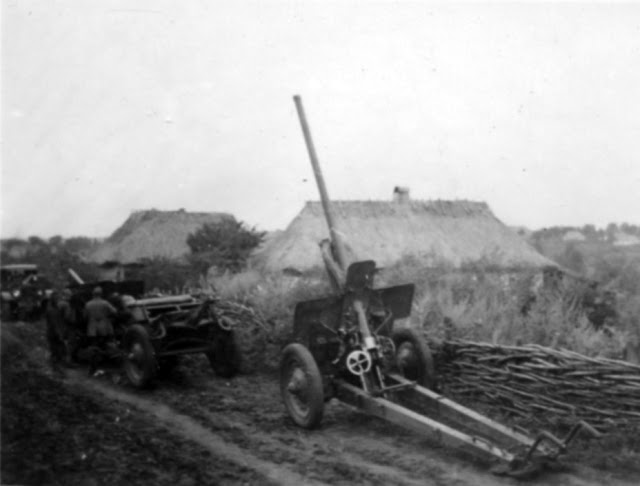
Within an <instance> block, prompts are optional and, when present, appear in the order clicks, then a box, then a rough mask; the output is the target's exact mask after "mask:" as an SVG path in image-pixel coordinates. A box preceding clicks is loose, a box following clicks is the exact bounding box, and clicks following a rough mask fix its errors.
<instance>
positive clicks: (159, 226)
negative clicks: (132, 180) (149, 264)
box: [87, 209, 234, 264]
mask: <svg viewBox="0 0 640 486" xmlns="http://www.w3.org/2000/svg"><path fill="white" fill-rule="evenodd" d="M224 219H234V217H233V216H232V215H231V214H227V213H188V212H186V211H184V210H183V209H181V210H178V211H158V210H155V209H151V210H146V211H134V212H133V213H131V216H129V218H127V220H126V221H125V222H124V224H123V225H122V226H120V227H119V228H118V229H117V230H116V231H115V232H114V233H113V234H112V235H111V236H110V237H109V238H107V239H106V240H105V241H104V242H103V243H102V244H101V245H100V246H99V247H98V248H97V249H96V250H95V251H94V252H92V253H91V254H90V255H88V257H87V259H88V260H89V261H92V262H95V263H99V264H104V263H120V264H128V263H135V262H139V261H141V260H144V259H146V258H154V257H164V258H171V259H181V258H184V257H185V256H186V255H187V254H188V253H189V246H188V245H187V236H189V234H190V233H193V232H195V231H196V230H197V229H198V228H200V227H201V226H202V225H203V224H205V223H219V222H221V221H223V220H224Z"/></svg>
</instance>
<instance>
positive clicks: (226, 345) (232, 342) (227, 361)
mask: <svg viewBox="0 0 640 486" xmlns="http://www.w3.org/2000/svg"><path fill="white" fill-rule="evenodd" d="M206 355H207V358H208V359H209V364H210V365H211V368H212V369H213V371H214V373H215V374H216V375H218V376H219V377H221V378H231V377H233V376H235V375H236V374H237V373H238V371H239V370H240V358H241V357H240V351H239V349H238V345H237V342H236V336H235V334H234V333H233V331H221V333H220V335H219V336H218V337H217V338H216V342H215V344H214V350H213V351H212V352H210V353H206Z"/></svg>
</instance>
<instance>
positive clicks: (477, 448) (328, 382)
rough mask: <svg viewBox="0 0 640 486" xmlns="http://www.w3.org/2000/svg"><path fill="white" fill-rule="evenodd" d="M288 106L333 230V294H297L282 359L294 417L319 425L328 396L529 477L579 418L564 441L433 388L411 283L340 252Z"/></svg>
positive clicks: (559, 449) (329, 254)
mask: <svg viewBox="0 0 640 486" xmlns="http://www.w3.org/2000/svg"><path fill="white" fill-rule="evenodd" d="M294 101H295V105H296V109H297V112H298V116H299V119H300V123H301V126H302V131H303V134H304V137H305V142H306V145H307V150H308V153H309V157H310V159H311V164H312V167H313V172H314V175H315V178H316V182H317V185H318V190H319V192H320V197H321V200H322V205H323V209H324V213H325V216H326V220H327V225H328V228H329V233H330V235H331V238H330V241H324V242H322V243H321V244H320V247H321V248H320V249H321V252H322V256H323V258H324V261H325V264H326V267H327V270H328V273H329V277H330V280H331V281H332V283H333V284H334V288H335V291H336V292H335V295H333V296H330V297H326V298H323V299H317V300H312V301H306V302H299V303H298V304H297V306H296V308H295V314H294V323H293V330H294V332H293V334H294V342H292V343H291V344H289V345H287V346H286V347H285V349H284V350H283V353H282V358H281V364H280V389H281V393H282V398H283V401H284V404H285V407H286V409H287V411H288V413H289V415H290V417H291V418H292V419H293V421H294V422H295V423H296V424H297V425H299V426H301V427H304V428H309V429H312V428H314V427H317V426H318V425H319V424H320V422H321V420H322V416H323V411H324V406H325V402H327V401H328V400H330V399H331V398H336V399H338V400H340V401H342V402H344V403H347V404H349V405H351V406H353V407H356V408H358V409H360V410H363V411H365V412H368V413H370V414H372V415H375V416H377V417H380V418H383V419H385V420H388V421H390V422H393V423H395V424H397V425H399V426H401V427H405V428H407V429H409V430H410V431H413V432H418V433H423V434H426V435H428V436H430V437H434V438H436V439H439V440H440V441H442V442H444V443H446V444H449V445H453V446H456V447H462V448H466V449H470V450H472V451H474V452H475V453H478V454H481V455H484V456H487V457H489V458H492V459H494V460H497V461H498V466H497V467H496V468H494V471H495V472H497V473H503V474H508V475H511V476H515V477H522V476H526V475H530V474H532V473H534V472H536V471H538V470H540V469H541V467H542V466H543V465H544V464H547V463H548V462H551V461H554V460H555V459H556V458H557V457H558V456H559V455H560V454H562V453H563V452H565V451H566V448H567V446H568V444H569V443H570V442H571V441H572V440H573V438H574V437H575V436H576V434H577V433H578V432H579V431H580V430H583V429H585V430H587V431H589V432H590V433H591V434H593V435H598V434H597V432H596V431H595V430H594V429H593V428H592V427H590V426H589V425H588V424H586V423H585V422H580V423H578V424H576V425H575V427H574V428H573V429H572V430H571V431H570V432H569V434H568V435H567V436H566V437H565V438H564V439H559V438H557V437H555V436H554V435H552V434H551V433H549V432H546V431H542V432H540V433H539V434H538V435H536V436H532V435H530V434H529V433H527V432H525V431H521V430H517V429H515V428H512V427H508V426H506V425H503V424H501V423H498V422H496V421H494V420H492V419H490V418H488V417H486V416H484V415H481V414H480V413H478V412H476V411H474V410H471V409H469V408H467V407H464V406H462V405H460V404H458V403H456V402H454V401H452V400H450V399H448V398H446V397H445V396H443V395H441V394H439V393H438V391H437V390H438V387H437V377H436V375H435V371H434V364H433V357H432V355H431V352H430V350H429V347H428V345H427V343H426V340H425V339H424V337H423V336H421V335H420V334H419V333H418V332H417V331H415V330H413V329H411V328H407V327H400V326H398V325H397V324H396V321H397V320H399V319H404V318H407V317H409V315H410V313H411V307H412V301H413V294H414V285H413V284H406V285H399V286H394V287H388V288H381V289H377V288H375V287H374V277H375V274H376V265H375V262H373V261H371V260H365V261H357V262H354V263H351V264H349V263H348V261H347V259H346V253H345V249H344V244H343V242H342V239H341V238H342V237H341V235H342V233H341V232H340V231H339V230H338V229H337V225H336V222H335V218H334V217H333V214H332V211H331V204H330V200H329V197H328V194H327V190H326V187H325V184H324V179H323V177H322V172H321V170H320V166H319V163H318V160H317V156H316V152H315V148H314V146H313V141H312V139H311V134H310V130H309V127H308V124H307V121H306V117H305V114H304V109H303V106H302V101H301V99H300V98H299V97H298V96H295V97H294Z"/></svg>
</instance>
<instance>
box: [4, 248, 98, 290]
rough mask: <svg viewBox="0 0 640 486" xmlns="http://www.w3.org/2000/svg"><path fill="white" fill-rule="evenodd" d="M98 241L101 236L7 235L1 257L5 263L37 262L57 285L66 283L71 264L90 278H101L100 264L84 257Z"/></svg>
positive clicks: (60, 285) (42, 270)
mask: <svg viewBox="0 0 640 486" xmlns="http://www.w3.org/2000/svg"><path fill="white" fill-rule="evenodd" d="M99 243H100V240H99V239H97V238H88V237H86V236H74V237H71V238H63V237H62V236H52V237H51V238H49V239H46V240H45V239H43V238H40V237H38V236H30V237H29V238H27V239H21V238H7V239H3V240H0V261H1V262H2V264H3V265H7V264H10V263H35V264H36V265H38V268H39V269H40V272H41V273H42V274H43V275H44V276H45V277H46V278H47V279H49V280H50V281H51V282H52V284H53V285H54V286H55V287H63V286H65V285H66V284H67V283H68V280H69V274H68V269H69V268H72V269H73V270H75V271H76V272H77V273H78V274H79V275H82V276H83V278H84V279H85V280H87V281H90V280H97V279H98V269H97V267H96V266H95V265H93V264H91V263H88V262H87V261H85V259H84V256H85V255H86V254H87V253H88V252H90V251H91V250H93V249H94V248H95V247H96V245H98V244H99Z"/></svg>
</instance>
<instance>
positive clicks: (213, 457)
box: [1, 323, 640, 486]
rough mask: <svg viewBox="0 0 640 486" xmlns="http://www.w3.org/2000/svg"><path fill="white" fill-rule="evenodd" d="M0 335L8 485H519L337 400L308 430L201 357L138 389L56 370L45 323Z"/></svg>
mask: <svg viewBox="0 0 640 486" xmlns="http://www.w3.org/2000/svg"><path fill="white" fill-rule="evenodd" d="M1 330H2V333H1V335H2V443H1V445H2V457H1V458H2V470H1V472H2V476H1V479H2V484H60V485H90V486H93V485H101V484H109V485H114V484H154V485H165V484H166V485H178V486H187V485H200V484H284V485H286V484H291V485H300V484H331V485H342V484H343V485H347V484H348V485H353V484H372V485H418V484H420V485H447V486H453V485H478V486H483V485H510V484H521V482H520V481H517V480H515V479H511V478H504V477H498V476H494V475H493V474H491V472H490V467H491V464H488V463H486V462H483V461H480V460H477V459H474V458H473V457H470V456H468V455H466V454H464V453H461V452H458V451H455V450H452V449H448V448H444V447H440V446H439V445H438V444H436V443H435V442H434V441H433V440H430V439H428V438H424V437H421V436H418V435H415V434H412V433H410V432H406V431H405V430H403V429H400V428H398V427H396V426H393V425H391V424H388V423H385V422H383V421H381V420H378V419H375V418H372V417H369V416H366V415H364V414H362V413H360V412H358V411H356V410H353V409H351V408H349V407H347V406H345V405H343V404H340V403H337V402H331V403H329V404H328V406H327V409H326V415H325V419H324V421H323V424H322V426H321V428H320V429H319V430H315V431H306V430H302V429H300V428H298V427H296V426H295V425H293V423H292V422H291V421H290V420H289V418H288V417H287V415H286V413H285V410H284V407H283V405H282V402H281V400H280V395H279V390H278V383H277V378H276V376H274V375H269V374H263V375H260V374H259V375H252V376H239V377H237V378H234V379H232V380H224V379H220V378H217V377H215V376H214V375H213V373H212V372H211V371H210V370H209V369H208V364H207V362H206V359H205V358H204V357H202V358H201V357H198V356H194V357H190V358H189V359H187V360H185V361H184V362H183V363H182V364H181V366H179V367H178V368H177V369H176V370H175V371H174V372H173V373H172V374H171V376H169V377H167V378H166V379H164V380H162V381H160V382H159V383H158V384H157V386H156V387H155V388H154V389H153V390H149V391H145V392H140V391H137V390H134V389H132V388H131V387H129V386H128V385H126V384H125V383H123V382H122V381H120V382H117V381H118V379H119V378H120V375H119V373H118V372H117V370H112V372H110V373H108V374H107V375H105V376H103V377H100V378H89V377H88V376H86V372H85V370H83V369H73V370H65V371H64V372H63V373H53V372H52V371H51V370H50V369H49V367H48V366H47V353H46V350H45V349H44V338H43V324H41V323H30V324H26V323H2V329H1ZM27 342H28V343H30V345H29V346H27ZM639 483H640V475H637V474H635V473H634V472H629V471H627V472H620V471H615V470H610V471H607V470H602V469H599V470H596V469H591V468H589V467H587V466H583V465H579V464H575V463H571V462H570V461H569V462H567V463H565V464H564V465H563V466H562V467H559V468H557V470H555V471H551V472H547V473H545V474H544V475H542V476H540V477H538V478H537V479H535V480H532V481H528V482H527V484H534V485H539V484H540V485H543V484H544V485H547V484H548V485H558V486H559V485H593V486H595V485H602V484H607V485H617V484H619V485H635V484H639Z"/></svg>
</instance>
